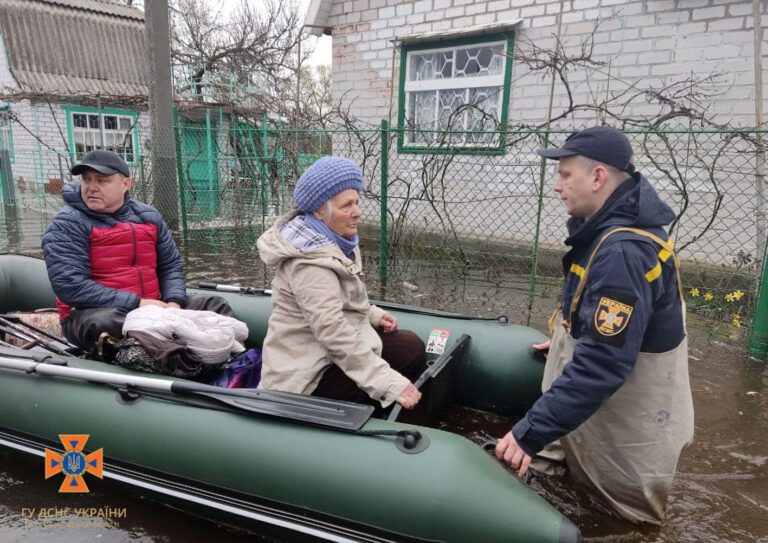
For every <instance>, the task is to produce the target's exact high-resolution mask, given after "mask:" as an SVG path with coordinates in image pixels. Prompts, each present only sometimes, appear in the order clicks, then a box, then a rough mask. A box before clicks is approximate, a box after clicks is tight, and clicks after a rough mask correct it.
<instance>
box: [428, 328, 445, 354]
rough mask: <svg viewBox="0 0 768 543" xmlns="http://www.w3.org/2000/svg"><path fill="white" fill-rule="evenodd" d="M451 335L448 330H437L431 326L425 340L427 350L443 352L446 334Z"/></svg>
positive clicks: (437, 352) (436, 352) (435, 352)
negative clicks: (427, 337)
mask: <svg viewBox="0 0 768 543" xmlns="http://www.w3.org/2000/svg"><path fill="white" fill-rule="evenodd" d="M449 335H451V334H450V332H448V330H438V329H437V328H433V329H432V331H431V332H430V333H429V340H428V341H427V352H428V353H433V354H443V351H444V350H445V344H446V343H447V342H448V336H449Z"/></svg>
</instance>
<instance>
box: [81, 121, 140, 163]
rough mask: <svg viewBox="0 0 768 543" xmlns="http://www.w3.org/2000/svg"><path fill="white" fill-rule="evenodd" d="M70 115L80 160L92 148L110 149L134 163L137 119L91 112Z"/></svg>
mask: <svg viewBox="0 0 768 543" xmlns="http://www.w3.org/2000/svg"><path fill="white" fill-rule="evenodd" d="M69 115H70V119H69V121H70V126H71V130H72V144H73V148H74V151H75V158H76V159H77V160H80V159H81V158H82V157H83V155H85V153H87V152H88V151H92V150H93V149H108V150H110V151H114V152H116V153H117V154H119V155H120V156H121V157H123V159H124V160H125V161H126V162H128V163H132V162H134V161H135V159H136V142H135V137H136V132H135V130H134V124H135V122H136V117H135V116H133V115H120V114H118V113H101V112H88V111H82V112H81V111H70V112H69Z"/></svg>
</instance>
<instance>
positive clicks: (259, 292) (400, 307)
mask: <svg viewBox="0 0 768 543" xmlns="http://www.w3.org/2000/svg"><path fill="white" fill-rule="evenodd" d="M197 288H200V289H205V290H218V291H219V292H234V293H236V294H250V295H252V296H272V291H271V290H269V289H265V288H256V287H238V286H237V285H222V284H217V283H198V284H197ZM371 303H372V304H374V305H376V306H378V307H381V308H382V309H391V310H395V311H404V312H406V313H413V314H414V315H429V316H433V317H449V318H452V319H456V320H462V321H496V322H498V323H499V324H509V318H508V317H507V316H506V315H500V316H498V317H473V316H471V315H460V314H459V313H450V312H448V311H440V310H439V309H427V308H424V307H416V306H412V305H405V304H398V303H395V302H385V301H381V300H371Z"/></svg>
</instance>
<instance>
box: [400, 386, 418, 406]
mask: <svg viewBox="0 0 768 543" xmlns="http://www.w3.org/2000/svg"><path fill="white" fill-rule="evenodd" d="M420 399H421V392H419V389H418V388H416V387H415V386H413V383H408V386H407V387H405V390H403V391H402V392H401V393H400V396H398V397H397V399H396V400H395V401H396V402H397V403H399V404H400V405H402V406H403V407H404V408H405V409H413V408H414V407H416V404H417V403H419V400H420Z"/></svg>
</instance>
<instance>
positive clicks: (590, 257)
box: [496, 126, 693, 524]
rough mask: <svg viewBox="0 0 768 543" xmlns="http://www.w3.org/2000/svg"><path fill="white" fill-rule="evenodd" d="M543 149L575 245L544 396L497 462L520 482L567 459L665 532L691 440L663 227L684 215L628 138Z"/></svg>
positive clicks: (582, 139) (677, 285) (609, 496)
mask: <svg viewBox="0 0 768 543" xmlns="http://www.w3.org/2000/svg"><path fill="white" fill-rule="evenodd" d="M537 153H538V154H539V155H541V156H543V157H546V158H550V159H555V160H559V164H558V168H559V169H558V171H559V173H558V177H557V180H556V181H555V186H554V188H555V192H557V194H558V195H559V196H560V199H561V200H562V201H563V204H564V205H565V208H566V211H567V212H568V214H569V215H571V217H570V218H569V219H568V222H567V227H568V238H567V239H566V240H565V243H566V244H567V245H569V246H570V247H571V249H570V251H569V252H568V253H567V254H566V255H565V257H564V258H563V272H564V274H565V281H564V285H563V293H562V298H561V305H560V308H559V311H558V313H557V314H556V315H554V316H553V318H552V320H551V321H550V332H551V339H550V341H549V342H548V343H545V344H541V345H535V346H534V348H537V349H539V350H542V351H546V350H547V349H548V355H547V362H546V366H545V369H544V377H543V382H542V393H543V394H542V396H541V397H540V398H539V399H538V400H537V401H536V402H535V403H534V405H533V406H532V407H531V409H530V410H529V411H528V412H527V413H526V415H525V416H524V417H523V418H522V419H521V420H520V421H519V422H518V423H517V424H515V426H514V427H513V428H512V430H511V431H510V432H509V433H507V434H506V435H505V436H504V437H503V438H501V439H500V440H499V441H498V442H497V445H496V456H497V457H498V458H499V459H500V460H503V461H505V462H506V463H508V464H509V465H510V466H511V467H512V468H514V469H516V470H517V471H518V474H520V475H523V474H525V472H526V471H527V470H528V468H529V466H531V467H533V469H535V470H541V471H544V472H545V473H546V472H547V469H546V467H547V466H551V465H552V464H551V462H552V461H563V460H564V461H565V463H566V464H567V467H568V469H569V470H570V472H571V473H572V474H573V475H574V476H575V477H576V479H577V480H579V481H580V482H583V483H585V484H586V485H587V486H589V487H591V488H592V489H593V490H594V491H596V492H597V493H598V494H599V495H601V496H602V497H603V498H604V499H606V500H607V501H608V503H609V504H610V505H611V506H612V508H613V509H615V510H616V511H617V512H618V513H619V514H620V515H621V516H622V517H624V518H626V519H628V520H630V521H632V522H636V523H641V522H647V523H651V524H660V523H661V522H662V521H663V519H664V513H665V508H666V503H667V497H668V494H669V489H670V487H671V484H672V479H673V477H674V474H675V469H676V467H677V461H678V458H679V456H680V453H681V451H682V449H683V447H685V446H686V445H687V444H689V443H690V442H691V441H692V439H693V400H692V397H691V389H690V384H689V379H688V344H687V335H686V329H685V306H684V302H683V294H682V285H681V282H680V270H679V263H678V260H677V256H676V255H675V253H674V250H673V248H672V242H671V240H670V239H669V236H668V234H667V233H666V231H665V230H664V226H666V225H668V224H669V223H670V222H671V221H672V220H673V219H674V218H675V213H674V212H673V211H672V209H671V208H670V207H669V206H668V205H667V204H666V203H664V202H663V201H662V200H661V199H660V198H659V196H658V194H657V193H656V191H655V190H654V189H653V187H652V186H651V185H650V183H649V182H648V180H647V179H645V177H643V176H642V175H641V174H640V173H638V172H637V171H635V168H634V166H633V164H632V156H633V152H632V147H631V145H630V143H629V140H628V139H627V137H626V136H625V135H624V134H623V133H622V132H621V131H619V130H616V129H614V128H610V127H607V126H599V127H593V128H588V129H586V130H583V131H581V132H576V133H574V134H571V135H570V136H569V137H568V138H567V139H566V141H565V143H564V145H563V146H562V147H560V148H547V149H539V150H538V151H537ZM537 455H538V456H537ZM534 457H535V458H534ZM532 458H533V464H531V461H532Z"/></svg>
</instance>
